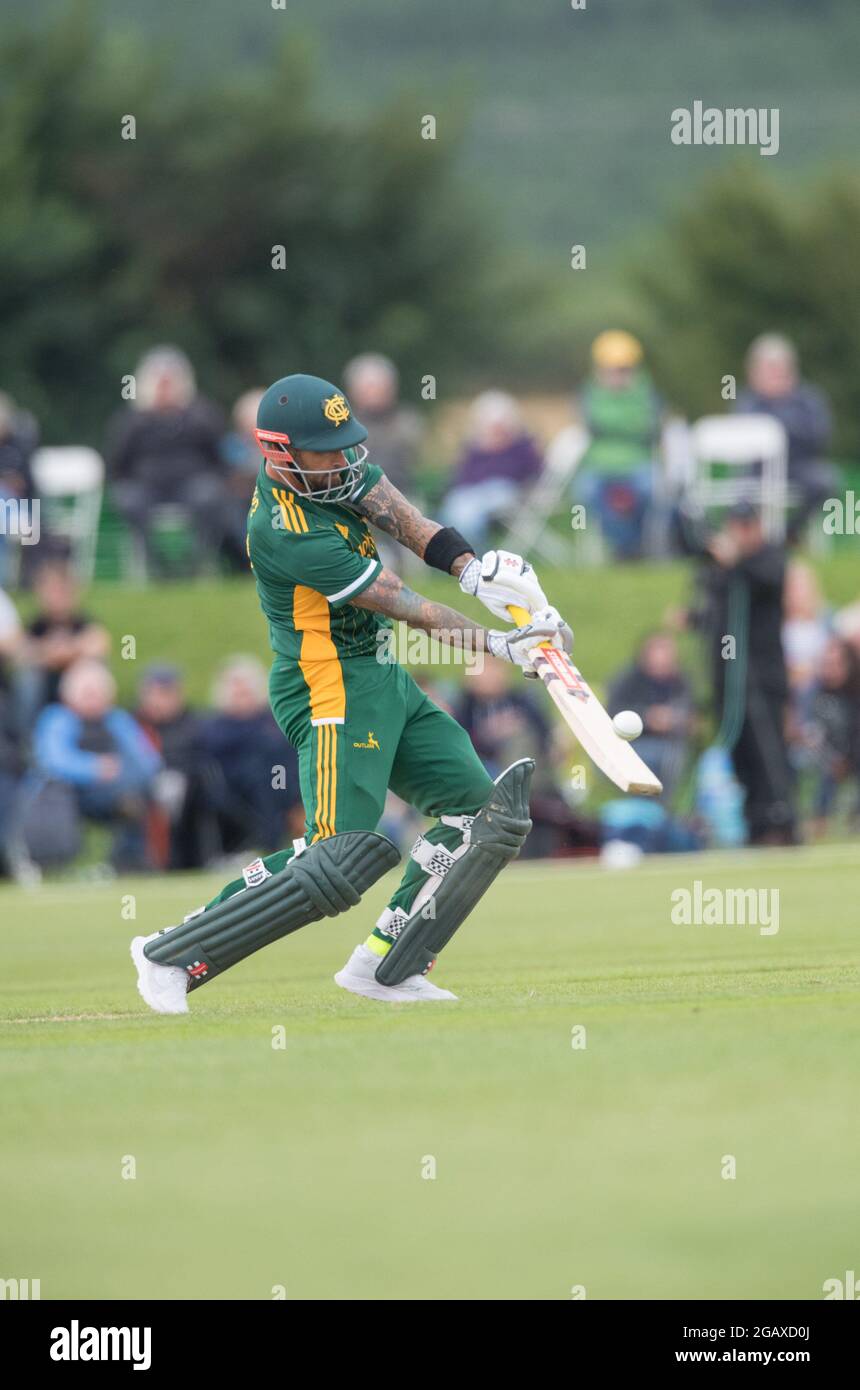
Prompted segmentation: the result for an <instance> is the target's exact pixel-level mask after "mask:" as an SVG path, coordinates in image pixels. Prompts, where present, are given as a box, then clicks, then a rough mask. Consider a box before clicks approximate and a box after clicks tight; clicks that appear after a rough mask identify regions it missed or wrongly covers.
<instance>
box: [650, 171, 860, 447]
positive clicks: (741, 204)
mask: <svg viewBox="0 0 860 1390" xmlns="http://www.w3.org/2000/svg"><path fill="white" fill-rule="evenodd" d="M858 243H860V176H858V175H857V174H856V173H855V172H853V171H851V172H845V171H832V172H831V173H830V174H828V175H827V177H826V178H825V179H823V180H821V181H819V182H818V183H816V184H807V185H805V186H804V187H803V188H802V189H801V190H796V189H795V190H793V191H792V192H791V193H790V194H789V193H788V192H785V191H779V189H778V186H777V185H775V184H774V182H773V180H772V177H770V176H768V175H767V174H763V173H759V172H758V171H757V170H755V169H753V168H752V167H751V166H750V165H749V163H745V164H741V165H738V166H736V167H734V168H732V169H730V170H727V171H725V172H724V173H721V174H719V175H718V176H716V177H715V178H714V179H713V180H711V181H710V182H709V183H708V184H706V185H705V187H704V188H703V189H702V190H700V191H699V192H698V194H697V195H696V196H695V199H694V200H692V201H691V202H690V203H689V204H688V205H686V206H685V207H684V208H682V209H681V211H680V212H679V213H678V214H677V215H676V217H675V218H674V219H673V221H672V222H671V224H670V226H669V228H668V230H667V231H666V232H665V233H664V234H663V236H662V237H661V238H659V239H658V240H656V241H655V242H654V243H653V244H652V246H651V247H650V250H649V252H648V254H647V255H646V256H644V257H643V258H642V259H641V260H640V261H639V262H638V264H637V265H636V267H635V270H634V272H633V278H634V280H635V283H636V285H637V286H638V289H639V291H640V293H641V295H642V297H643V300H644V303H645V307H646V310H647V313H648V316H649V321H650V322H649V330H648V340H649V358H650V360H651V362H652V363H653V365H654V367H655V370H656V373H657V376H658V379H659V380H660V382H661V384H662V386H663V388H664V389H665V391H666V393H667V395H668V396H669V398H670V399H671V400H673V401H674V402H675V403H677V404H678V405H679V406H681V407H682V408H683V409H684V410H685V411H687V412H689V413H690V414H692V415H697V414H701V413H703V412H705V411H712V410H719V409H722V408H724V402H723V401H722V399H721V396H720V386H721V380H722V378H723V376H725V375H727V374H733V375H734V376H735V377H736V378H737V380H738V381H739V382H740V381H741V380H742V378H743V359H744V354H745V351H746V349H747V347H748V346H749V343H750V341H751V340H752V339H753V338H754V337H755V336H756V335H757V334H759V333H763V332H767V331H774V332H782V333H785V334H787V335H788V336H789V337H790V338H791V339H793V341H794V342H795V344H796V345H797V347H798V350H799V352H800V358H801V366H802V370H803V374H804V376H806V377H807V378H808V379H809V380H810V381H812V382H814V383H815V384H816V385H818V386H820V387H821V388H822V389H823V390H824V391H826V392H827V394H828V395H829V397H830V399H831V402H832V404H833V407H834V410H835V414H836V421H837V439H836V449H837V451H839V452H842V453H846V454H851V455H854V456H857V455H858V454H860V412H858V410H857V405H856V401H857V385H856V375H857V366H856V364H857V361H858V359H859V358H860V260H858V257H857V255H856V247H857V245H858Z"/></svg>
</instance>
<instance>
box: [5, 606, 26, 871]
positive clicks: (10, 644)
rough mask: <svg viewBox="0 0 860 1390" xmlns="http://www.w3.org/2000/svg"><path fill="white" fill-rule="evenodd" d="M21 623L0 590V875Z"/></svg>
mask: <svg viewBox="0 0 860 1390" xmlns="http://www.w3.org/2000/svg"><path fill="white" fill-rule="evenodd" d="M21 640H22V639H21V624H20V622H19V620H18V614H17V612H16V611H15V605H14V604H13V602H12V600H11V599H10V598H9V595H8V594H6V593H4V591H3V590H2V589H0V872H3V870H4V868H5V869H11V867H12V866H11V864H10V863H9V857H10V856H9V848H10V845H11V835H12V825H13V816H14V812H15V803H16V798H17V791H18V784H19V781H20V777H21V774H22V772H23V766H22V761H21V752H20V747H21V745H20V741H19V739H18V736H17V735H18V730H17V727H16V719H15V713H14V704H13V697H12V662H13V660H14V659H15V657H16V656H17V655H18V652H19V650H20V645H21Z"/></svg>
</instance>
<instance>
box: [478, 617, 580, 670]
mask: <svg viewBox="0 0 860 1390" xmlns="http://www.w3.org/2000/svg"><path fill="white" fill-rule="evenodd" d="M541 642H551V643H552V645H553V646H554V647H560V648H561V649H562V651H565V652H567V654H568V656H569V655H570V653H571V652H572V651H573V632H572V630H571V628H570V627H569V626H568V624H567V623H566V622H565V621H564V619H563V618H562V616H561V614H560V613H559V611H558V609H557V608H550V607H549V606H547V607H545V608H542V609H541V610H540V612H539V613H533V614H532V620H531V622H530V623H524V624H523V626H522V627H513V628H510V629H509V630H508V631H507V632H497V631H496V630H495V629H491V630H490V632H488V634H487V650H488V651H489V652H490V655H491V656H496V657H498V658H499V659H500V660H501V661H510V662H513V664H514V665H515V666H520V667H522V671H523V675H524V676H528V677H529V678H530V679H534V678H535V677H536V676H537V671H535V669H534V667H533V666H532V663H531V659H530V656H529V653H530V652H531V650H532V648H533V647H538V646H540V644H541Z"/></svg>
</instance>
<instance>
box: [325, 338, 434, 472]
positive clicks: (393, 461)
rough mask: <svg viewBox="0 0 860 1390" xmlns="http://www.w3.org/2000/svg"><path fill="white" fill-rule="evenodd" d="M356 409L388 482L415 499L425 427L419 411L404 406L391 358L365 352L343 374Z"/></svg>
mask: <svg viewBox="0 0 860 1390" xmlns="http://www.w3.org/2000/svg"><path fill="white" fill-rule="evenodd" d="M343 377H344V387H345V389H346V393H347V395H348V396H349V399H350V401H351V403H352V408H353V410H354V411H355V413H356V415H357V416H358V418H359V419H360V420H361V423H362V424H363V425H364V426H365V427H366V429H367V447H368V450H369V451H370V457H371V459H372V461H373V462H374V463H378V464H379V466H380V467H381V468H382V471H383V472H384V474H385V476H386V478H388V479H389V481H390V482H392V483H393V484H394V486H395V487H396V488H399V489H400V490H401V492H405V493H406V494H407V496H409V497H411V498H413V499H414V493H415V471H416V467H417V464H418V455H419V451H420V449H421V441H422V437H423V434H424V427H423V425H422V423H421V416H420V415H419V414H418V411H417V410H413V409H412V408H411V407H410V406H405V405H401V403H400V400H399V391H400V378H399V375H398V372H397V368H396V367H395V365H394V363H393V362H392V361H391V359H390V358H388V357H383V356H382V354H381V353H378V352H365V353H362V354H361V356H360V357H353V359H352V361H351V362H348V363H347V365H346V367H345V368H344V372H343Z"/></svg>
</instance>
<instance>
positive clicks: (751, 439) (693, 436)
mask: <svg viewBox="0 0 860 1390" xmlns="http://www.w3.org/2000/svg"><path fill="white" fill-rule="evenodd" d="M690 448H691V453H692V463H693V467H692V478H691V480H690V484H689V489H688V493H687V498H688V502H690V503H692V506H693V508H694V510H695V511H697V512H698V513H699V514H700V515H701V514H703V513H704V511H705V510H706V508H707V507H709V506H723V507H732V506H736V505H737V504H738V503H739V502H750V503H752V504H753V505H754V506H757V507H759V508H760V509H761V516H762V523H763V525H764V529H765V533H766V534H767V536H768V537H769V539H770V540H774V541H779V540H782V539H783V538H784V536H785V519H786V511H787V509H788V504H789V501H790V500H791V499H790V496H789V488H788V482H787V472H788V437H787V435H786V432H785V429H784V427H783V425H782V424H781V423H780V422H779V420H775V419H774V418H773V416H772V415H705V416H703V417H702V419H701V420H697V421H696V422H695V424H694V425H692V426H691V428H690ZM714 465H718V466H722V467H723V468H724V469H726V470H727V471H726V473H725V476H723V477H714V475H713V472H712V469H713V467H714ZM754 465H758V469H757V471H752V469H753V466H754Z"/></svg>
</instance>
